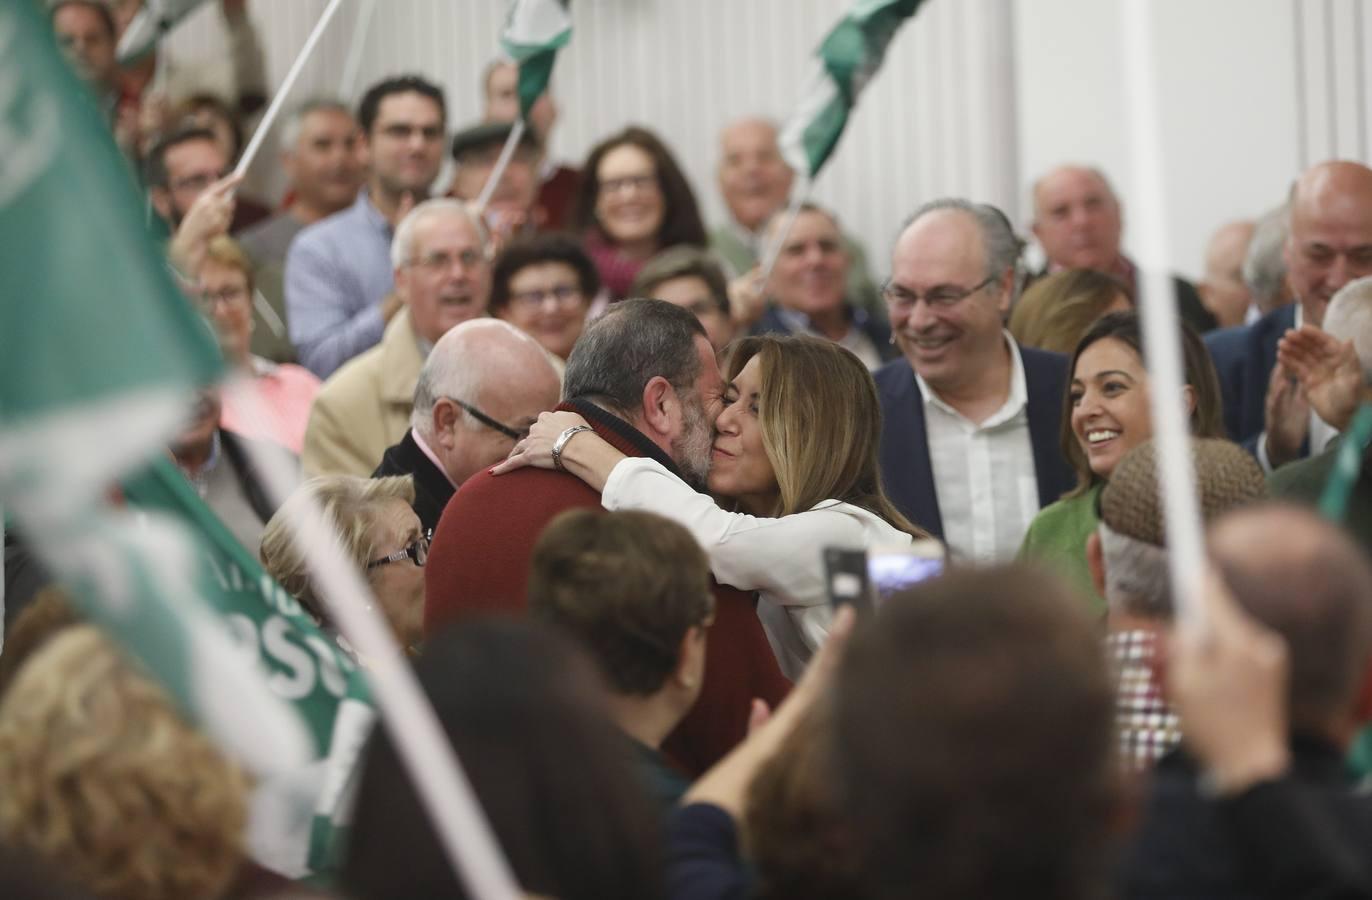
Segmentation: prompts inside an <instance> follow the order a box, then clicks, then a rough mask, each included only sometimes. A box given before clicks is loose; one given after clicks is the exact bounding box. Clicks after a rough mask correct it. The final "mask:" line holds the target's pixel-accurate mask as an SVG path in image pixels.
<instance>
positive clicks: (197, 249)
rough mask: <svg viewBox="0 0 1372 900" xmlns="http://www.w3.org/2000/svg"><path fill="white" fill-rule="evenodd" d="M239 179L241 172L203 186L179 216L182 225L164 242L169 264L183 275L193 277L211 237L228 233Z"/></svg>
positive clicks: (241, 177) (240, 178)
mask: <svg viewBox="0 0 1372 900" xmlns="http://www.w3.org/2000/svg"><path fill="white" fill-rule="evenodd" d="M242 180H243V176H242V175H226V176H224V177H223V178H221V179H219V180H218V181H216V182H215V183H214V184H212V185H210V186H209V187H207V188H205V190H204V192H203V193H202V194H201V195H200V196H199V197H196V198H195V202H194V203H192V204H191V208H190V209H189V210H187V211H186V217H185V218H184V219H182V220H181V225H180V226H179V227H178V228H177V229H176V234H174V235H173V236H172V240H171V243H170V244H169V245H168V246H167V254H168V255H169V256H170V257H171V261H172V265H174V266H176V268H177V269H179V270H180V271H181V273H182V274H183V275H187V276H189V277H191V278H194V277H196V276H197V275H198V274H199V272H200V264H201V263H202V262H204V260H205V252H206V250H207V249H208V247H209V243H210V241H211V240H212V239H214V238H216V237H218V236H219V235H221V234H228V231H229V225H230V224H232V222H233V211H234V207H235V205H236V202H235V200H234V192H235V191H236V190H237V189H238V185H239V183H240V182H241V181H242Z"/></svg>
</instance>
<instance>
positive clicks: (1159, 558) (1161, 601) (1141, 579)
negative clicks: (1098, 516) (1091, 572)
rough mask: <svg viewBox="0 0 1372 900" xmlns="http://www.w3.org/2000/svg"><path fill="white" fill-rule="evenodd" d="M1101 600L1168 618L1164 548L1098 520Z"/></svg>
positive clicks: (1133, 611)
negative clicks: (1102, 576)
mask: <svg viewBox="0 0 1372 900" xmlns="http://www.w3.org/2000/svg"><path fill="white" fill-rule="evenodd" d="M1096 534H1098V535H1099V536H1100V550H1101V556H1102V557H1103V559H1104V561H1105V599H1106V601H1107V602H1108V603H1109V604H1110V608H1111V609H1117V610H1119V611H1120V612H1126V613H1130V614H1131V615H1136V616H1143V617H1147V618H1150V619H1170V618H1171V617H1172V582H1171V579H1170V577H1169V575H1168V566H1167V549H1166V548H1165V547H1159V546H1157V545H1156V544H1150V543H1147V542H1146V541H1140V540H1136V539H1135V538H1131V537H1128V536H1127V535H1123V534H1120V533H1119V532H1117V531H1115V530H1114V529H1113V528H1111V527H1110V526H1109V525H1106V524H1105V523H1104V522H1101V523H1100V524H1099V525H1098V526H1097V528H1096Z"/></svg>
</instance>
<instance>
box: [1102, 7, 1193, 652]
mask: <svg viewBox="0 0 1372 900" xmlns="http://www.w3.org/2000/svg"><path fill="white" fill-rule="evenodd" d="M1149 6H1150V4H1149V3H1148V2H1147V0H1123V5H1122V11H1123V16H1122V21H1121V25H1120V34H1121V36H1122V38H1123V43H1124V67H1125V109H1126V110H1128V111H1129V113H1128V124H1127V127H1126V135H1127V143H1128V145H1129V147H1130V148H1131V149H1132V152H1131V160H1132V162H1133V168H1134V173H1133V174H1134V181H1133V184H1134V196H1133V198H1132V203H1133V206H1132V208H1131V216H1132V220H1133V226H1132V227H1133V232H1134V235H1135V238H1136V240H1137V242H1138V243H1137V250H1138V254H1139V256H1138V261H1139V270H1138V288H1139V296H1138V298H1137V305H1138V308H1139V310H1140V311H1141V317H1142V320H1143V337H1144V345H1145V348H1146V351H1147V360H1146V362H1147V364H1148V380H1149V393H1150V394H1151V400H1152V413H1153V437H1154V441H1155V445H1156V447H1157V460H1158V470H1159V474H1160V475H1161V478H1160V479H1159V482H1158V490H1159V491H1161V492H1162V495H1163V496H1162V500H1163V512H1164V515H1165V522H1166V533H1167V558H1168V565H1169V566H1170V569H1171V582H1172V596H1173V597H1175V598H1176V599H1175V603H1176V609H1177V619H1178V621H1179V622H1180V624H1181V626H1182V627H1183V628H1190V629H1195V630H1199V629H1202V628H1204V625H1205V622H1204V610H1203V609H1202V606H1201V604H1200V603H1199V602H1198V600H1199V596H1198V594H1197V593H1196V591H1197V589H1198V587H1199V583H1200V575H1201V571H1202V567H1203V565H1204V550H1203V544H1202V540H1203V531H1202V529H1201V522H1200V510H1199V505H1198V504H1197V502H1196V478H1195V468H1194V464H1193V462H1192V457H1191V438H1190V428H1189V427H1188V424H1187V417H1186V412H1185V405H1184V404H1183V402H1182V397H1183V396H1184V394H1183V387H1184V386H1185V383H1186V380H1185V378H1184V377H1183V370H1182V361H1181V359H1182V357H1181V347H1180V340H1179V335H1180V330H1181V324H1180V321H1179V319H1178V316H1177V311H1176V300H1175V298H1174V296H1173V290H1172V285H1171V281H1170V279H1169V278H1168V276H1167V272H1166V270H1165V269H1164V267H1163V262H1164V248H1165V246H1166V235H1167V230H1166V219H1165V217H1164V208H1163V178H1162V153H1161V149H1160V147H1159V138H1158V136H1159V134H1160V133H1161V129H1160V122H1159V116H1158V99H1157V85H1156V72H1155V67H1154V65H1153V60H1154V59H1155V55H1154V43H1153V23H1152V20H1151V18H1150V16H1149Z"/></svg>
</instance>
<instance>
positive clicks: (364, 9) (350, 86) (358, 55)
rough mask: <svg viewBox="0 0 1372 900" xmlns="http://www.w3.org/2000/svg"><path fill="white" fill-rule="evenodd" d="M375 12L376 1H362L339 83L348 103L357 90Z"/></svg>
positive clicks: (340, 92) (341, 95)
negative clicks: (363, 53) (363, 52)
mask: <svg viewBox="0 0 1372 900" xmlns="http://www.w3.org/2000/svg"><path fill="white" fill-rule="evenodd" d="M374 12H376V0H361V4H360V5H359V6H358V9H357V22H356V23H355V24H354V26H353V39H352V43H351V44H350V45H349V46H348V55H347V57H345V58H344V60H343V77H342V78H340V79H339V81H338V85H339V87H338V94H339V96H340V97H342V98H343V100H344V101H345V102H348V103H351V102H352V99H353V91H354V90H355V89H356V88H357V75H358V73H359V72H360V71H361V70H362V51H363V50H364V49H365V48H366V46H367V35H368V34H369V33H370V32H371V26H372V13H374Z"/></svg>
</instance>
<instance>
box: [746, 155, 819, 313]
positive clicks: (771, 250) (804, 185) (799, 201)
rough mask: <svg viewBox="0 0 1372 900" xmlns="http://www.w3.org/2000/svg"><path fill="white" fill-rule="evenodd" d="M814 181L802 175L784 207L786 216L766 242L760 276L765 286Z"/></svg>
mask: <svg viewBox="0 0 1372 900" xmlns="http://www.w3.org/2000/svg"><path fill="white" fill-rule="evenodd" d="M813 185H814V182H813V181H812V180H810V178H809V177H807V176H805V175H802V176H801V177H800V184H799V185H798V186H797V188H796V190H795V191H794V192H793V193H792V194H791V203H790V205H789V206H788V207H787V209H786V217H785V218H784V219H782V220H781V225H780V226H779V227H778V228H777V230H776V232H775V233H774V234H773V236H772V238H771V240H769V241H768V242H767V252H766V253H765V254H764V255H763V257H762V277H761V278H760V280H759V281H760V284H761V285H762V286H764V287H765V286H766V284H767V279H769V278H771V277H772V269H773V268H774V267H775V266H776V264H777V257H779V256H781V248H782V247H784V246H786V239H787V238H788V237H790V236H791V229H792V228H794V227H795V224H796V218H797V217H799V216H800V208H801V207H802V206H804V205H805V204H806V202H807V201H808V200H809V199H810V188H811V187H812V186H813Z"/></svg>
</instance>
